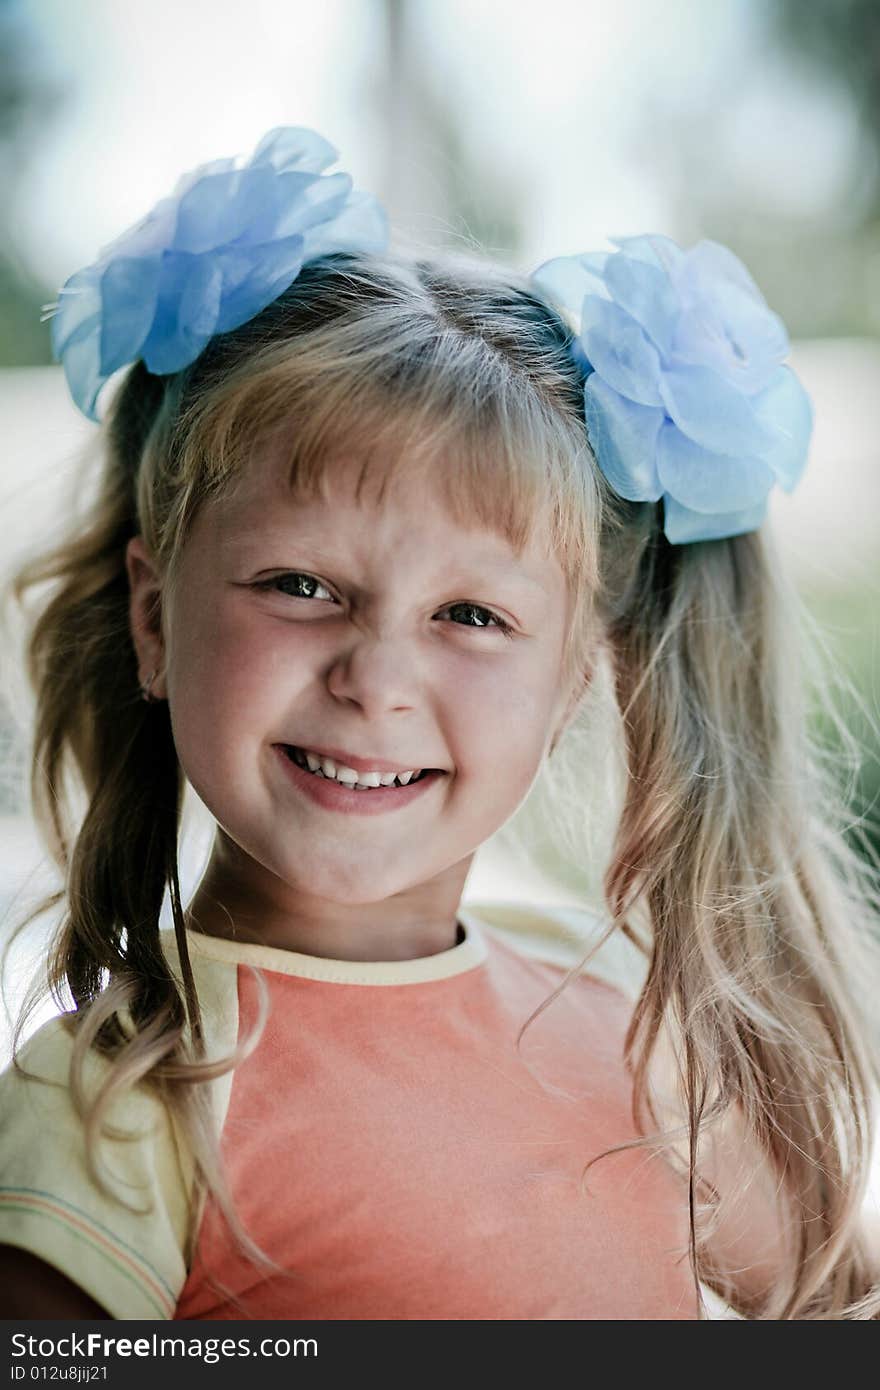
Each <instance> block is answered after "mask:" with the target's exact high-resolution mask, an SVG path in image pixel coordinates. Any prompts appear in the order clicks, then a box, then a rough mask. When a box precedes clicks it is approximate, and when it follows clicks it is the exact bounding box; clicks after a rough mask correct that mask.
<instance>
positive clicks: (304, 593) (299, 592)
mask: <svg viewBox="0 0 880 1390" xmlns="http://www.w3.org/2000/svg"><path fill="white" fill-rule="evenodd" d="M282 584H284V585H285V586H289V587H285V589H284V592H285V593H286V594H287V595H288V597H290V598H314V597H315V590H316V589H323V591H324V593H325V594H327V595H328V597H329V598H331V599H332V597H333V595H332V594H331V593H330V591H329V589H327V588H326V586H325V585H324V584H322V583H321V581H320V579H316V578H315V577H314V575H312V574H304V573H302V572H301V571H300V570H289V571H287V573H285V574H276V575H273V576H272V578H271V579H262V580H260V581H259V582H258V583H257V585H256V587H257V588H258V589H267V590H272V591H273V592H281V590H280V586H281V585H282ZM456 610H458V611H464V612H465V613H469V614H479V615H481V616H480V617H479V618H478V619H477V621H476V622H467V621H466V622H464V623H461V624H458V625H459V626H463V627H473V628H488V627H491V626H494V627H496V628H497V629H498V631H499V632H503V633H504V634H505V635H507V636H509V635H510V633H511V632H512V631H513V628H512V626H511V624H510V623H508V622H505V620H504V618H500V617H499V616H498V614H497V613H493V612H492V609H491V608H484V607H483V606H482V604H479V603H467V602H460V603H450V604H448V605H447V606H446V608H444V609H441V612H443V613H454V612H455V611H456Z"/></svg>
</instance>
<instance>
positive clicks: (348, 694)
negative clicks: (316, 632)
mask: <svg viewBox="0 0 880 1390" xmlns="http://www.w3.org/2000/svg"><path fill="white" fill-rule="evenodd" d="M417 687H418V677H417V672H416V670H415V666H414V662H413V660H412V656H411V654H410V655H407V643H406V642H404V641H401V640H399V639H398V640H396V641H395V640H392V639H391V638H390V637H389V638H383V637H381V636H377V635H375V634H367V633H365V634H363V635H362V636H361V637H359V638H358V639H357V640H355V641H352V642H350V643H349V644H347V645H346V647H345V650H344V651H340V652H338V653H337V654H336V655H335V656H334V658H333V660H332V662H331V664H330V666H329V668H328V671H327V689H328V690H329V692H330V694H331V695H332V696H333V697H334V699H337V700H340V701H342V702H344V703H347V704H353V705H359V706H360V708H361V709H362V710H363V712H364V714H366V715H368V716H369V717H371V718H372V717H374V716H377V715H380V714H387V713H388V712H389V711H395V710H411V709H414V708H415V707H416V704H417Z"/></svg>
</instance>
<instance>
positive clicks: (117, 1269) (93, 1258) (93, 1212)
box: [0, 1018, 189, 1319]
mask: <svg viewBox="0 0 880 1390" xmlns="http://www.w3.org/2000/svg"><path fill="white" fill-rule="evenodd" d="M72 1046H73V1040H72V1038H71V1037H70V1035H69V1034H68V1032H67V1030H66V1029H65V1028H64V1027H63V1026H62V1023H61V1020H60V1019H58V1018H55V1019H51V1020H50V1021H49V1022H48V1023H46V1024H44V1025H43V1027H42V1028H40V1029H39V1030H38V1031H37V1032H36V1033H35V1034H34V1035H33V1037H32V1038H30V1039H29V1040H28V1042H27V1043H26V1044H25V1046H24V1047H23V1048H22V1049H21V1050H20V1053H19V1061H20V1065H21V1066H22V1067H23V1068H25V1069H26V1070H27V1071H28V1072H29V1073H35V1074H36V1075H37V1076H39V1077H41V1078H44V1079H43V1080H34V1079H31V1078H30V1077H27V1076H22V1075H21V1074H20V1073H18V1072H17V1071H15V1070H14V1068H13V1067H12V1066H10V1067H8V1068H7V1069H6V1070H5V1071H4V1072H2V1073H0V1243H5V1244H8V1245H15V1246H19V1247H21V1248H22V1249H25V1250H29V1251H31V1253H32V1254H34V1255H36V1256H38V1257H39V1258H40V1259H43V1260H46V1261H47V1262H48V1263H49V1264H51V1265H54V1266H55V1268H57V1269H59V1270H61V1272H62V1273H63V1274H66V1275H67V1277H68V1278H69V1279H72V1280H73V1282H74V1283H75V1284H77V1285H78V1286H79V1287H80V1288H81V1289H83V1290H84V1291H85V1292H86V1293H87V1294H89V1295H91V1297H92V1298H94V1299H95V1300H96V1301H97V1302H98V1303H100V1304H101V1305H102V1306H103V1307H104V1308H105V1309H106V1311H107V1312H108V1313H109V1314H110V1316H111V1317H113V1318H148V1319H161V1318H173V1316H174V1311H175V1308H176V1305H177V1300H178V1295H179V1293H180V1290H181V1289H182V1287H183V1284H184V1282H185V1280H186V1273H187V1271H186V1266H185V1257H184V1240H185V1231H186V1219H187V1211H188V1192H189V1181H188V1178H187V1176H186V1174H185V1171H184V1165H182V1163H181V1159H180V1154H179V1151H178V1145H177V1142H176V1138H175V1130H174V1126H173V1124H172V1121H171V1117H170V1116H169V1114H168V1112H167V1110H166V1109H165V1107H164V1106H163V1105H162V1104H161V1102H160V1101H159V1100H158V1098H156V1097H154V1096H153V1095H152V1094H151V1093H148V1092H147V1091H146V1090H145V1089H144V1088H134V1089H132V1090H130V1091H129V1092H128V1093H127V1094H126V1095H125V1096H123V1097H121V1098H120V1099H119V1100H117V1101H116V1102H114V1105H113V1106H112V1107H111V1110H110V1115H109V1122H110V1124H111V1125H112V1126H113V1127H114V1128H116V1127H119V1128H120V1129H122V1130H124V1131H126V1132H128V1133H129V1134H131V1135H133V1136H134V1137H132V1138H128V1139H123V1138H121V1137H120V1138H116V1137H114V1138H105V1139H102V1141H101V1146H100V1153H101V1156H102V1157H103V1158H104V1160H105V1162H106V1167H107V1168H108V1169H109V1177H110V1181H111V1182H112V1186H113V1190H114V1192H116V1193H118V1194H119V1196H120V1197H121V1198H122V1199H123V1200H118V1199H117V1197H116V1196H113V1195H109V1194H106V1193H104V1192H103V1191H102V1190H101V1189H100V1187H98V1186H97V1184H96V1183H95V1182H94V1181H93V1179H92V1177H91V1175H90V1173H89V1171H88V1168H87V1164H86V1153H85V1142H84V1133H83V1128H82V1124H81V1121H80V1119H79V1117H78V1115H77V1113H76V1109H75V1107H74V1105H73V1101H72V1099H71V1096H70V1092H69V1089H68V1072H69V1066H70V1056H71V1049H72ZM107 1066H108V1063H107V1062H106V1061H105V1059H103V1058H97V1057H93V1058H90V1059H89V1066H88V1068H87V1071H86V1076H87V1080H88V1085H89V1087H90V1088H91V1086H92V1082H93V1079H100V1077H99V1075H98V1074H99V1073H100V1074H101V1075H103V1074H104V1072H105V1070H106V1068H107ZM47 1083H48V1084H47ZM52 1083H56V1084H52ZM123 1203H127V1205H124V1204H123ZM132 1208H135V1210H132Z"/></svg>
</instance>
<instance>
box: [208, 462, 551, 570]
mask: <svg viewBox="0 0 880 1390" xmlns="http://www.w3.org/2000/svg"><path fill="white" fill-rule="evenodd" d="M390 462H393V465H394V466H391V467H383V460H382V458H381V456H380V457H377V456H375V455H372V456H369V457H364V456H361V455H359V454H358V453H356V452H352V451H349V452H342V451H339V452H338V453H336V454H334V455H333V457H332V458H328V459H327V460H326V461H325V462H324V464H323V466H322V467H321V468H320V469H318V470H316V471H315V473H314V474H313V475H312V477H311V478H310V479H308V480H304V479H303V478H302V477H291V471H290V465H289V460H288V459H287V458H286V456H285V452H284V450H283V448H280V447H278V445H277V443H276V444H275V445H273V444H272V443H271V442H269V443H267V444H264V445H263V446H261V447H259V448H257V449H255V450H254V453H253V455H252V456H251V458H250V460H249V464H248V467H247V469H246V470H244V471H243V473H242V474H241V476H240V477H239V478H238V479H237V481H236V484H235V486H234V488H233V490H232V491H231V492H230V493H229V494H228V495H227V496H225V497H223V498H222V499H221V500H219V501H218V502H216V503H215V504H213V505H212V507H211V511H212V513H213V516H212V520H211V524H210V529H211V530H212V531H214V533H215V535H216V537H217V539H218V540H219V541H220V542H221V543H222V544H224V545H230V544H234V543H244V542H247V541H249V540H253V541H256V542H258V543H262V542H264V541H266V540H271V539H272V538H274V537H278V538H283V537H284V536H285V535H291V534H296V535H300V534H301V533H302V532H303V530H306V531H308V532H310V533H312V534H314V533H315V532H316V529H317V528H318V527H320V529H321V533H322V539H325V538H326V533H327V532H329V533H330V534H332V533H333V531H334V529H338V530H340V531H341V530H342V529H343V528H344V529H346V532H347V535H348V537H349V538H350V537H351V535H352V532H354V533H355V534H360V535H362V536H363V537H364V538H365V540H367V541H369V540H370V539H371V538H375V537H377V536H379V535H384V536H385V537H386V538H387V540H388V541H389V543H390V541H391V539H392V537H393V538H394V541H395V544H397V543H398V542H399V538H400V537H401V536H404V537H412V538H413V540H414V541H415V539H416V537H417V538H418V540H419V542H430V541H431V540H432V539H434V540H436V541H437V542H438V543H440V544H442V545H444V546H447V547H449V548H450V558H452V554H453V553H454V554H455V555H457V556H471V555H473V554H477V555H481V556H483V557H484V558H485V560H486V561H489V560H490V559H492V560H494V561H502V560H503V561H506V562H507V563H508V565H509V566H510V567H511V568H512V569H513V568H516V569H518V570H520V571H522V572H524V573H526V574H527V575H530V576H531V577H532V578H533V579H536V580H538V581H539V582H540V579H541V578H542V577H544V578H546V576H547V574H548V572H550V571H552V572H553V574H554V575H555V576H558V575H561V573H562V571H561V568H560V565H559V563H558V558H557V556H556V555H555V553H554V547H553V543H552V537H551V531H550V526H549V520H548V518H547V516H546V515H544V514H542V513H541V512H540V511H538V512H535V509H534V508H532V509H531V511H532V515H531V517H530V519H529V534H528V536H527V537H526V538H525V540H524V542H520V543H514V540H513V539H512V538H511V536H510V535H509V534H508V533H507V528H505V527H504V526H502V525H500V524H499V525H492V524H491V520H489V518H487V510H488V512H490V513H491V507H489V508H488V509H487V508H486V507H485V506H481V507H480V509H479V510H480V512H481V516H480V515H474V511H473V509H472V508H470V507H469V505H468V485H467V484H465V486H464V488H463V489H459V488H457V486H456V484H457V479H456V477H455V474H454V472H452V471H451V470H453V469H454V468H455V462H454V461H452V460H450V459H448V458H447V459H446V460H445V461H444V458H443V456H442V455H439V456H438V455H434V456H421V457H419V456H414V457H413V458H412V460H411V461H407V462H406V463H405V464H403V466H400V463H399V460H393V461H390ZM444 463H445V467H446V469H447V471H446V473H444V471H443V470H444ZM470 486H471V487H473V486H474V482H473V481H472V483H471V485H470ZM481 497H482V500H483V502H485V500H486V499H485V492H484V491H483V492H482V493H481ZM499 515H500V509H499ZM545 587H546V584H545Z"/></svg>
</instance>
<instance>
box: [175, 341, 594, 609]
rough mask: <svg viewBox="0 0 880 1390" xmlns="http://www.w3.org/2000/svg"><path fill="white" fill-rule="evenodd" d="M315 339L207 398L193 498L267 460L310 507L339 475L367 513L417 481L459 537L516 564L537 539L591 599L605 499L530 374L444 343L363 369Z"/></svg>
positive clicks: (228, 487) (267, 357) (196, 441)
mask: <svg viewBox="0 0 880 1390" xmlns="http://www.w3.org/2000/svg"><path fill="white" fill-rule="evenodd" d="M317 336H318V335H317V334H311V335H307V336H306V337H304V338H302V339H300V341H299V342H298V343H297V344H296V345H295V346H291V345H289V344H288V345H284V346H283V348H281V349H279V347H278V345H275V346H274V347H273V348H272V349H270V350H267V351H264V352H262V353H261V354H259V359H260V360H258V361H256V362H255V361H254V360H252V361H251V363H250V367H249V370H248V371H247V373H246V374H245V373H242V374H240V376H239V379H237V380H236V379H230V378H229V377H227V378H226V380H225V382H224V384H223V387H222V389H215V390H213V391H211V392H209V393H206V394H205V395H203V396H202V397H201V400H200V408H199V410H198V416H197V417H196V418H193V417H191V418H190V419H189V420H188V422H187V423H188V425H189V429H188V431H187V433H188V446H187V447H186V450H185V452H186V453H187V454H189V455H190V458H191V462H192V464H193V465H195V467H194V469H193V472H194V473H195V472H198V473H200V474H201V479H200V482H199V483H198V484H197V485H196V488H195V492H196V493H198V494H202V495H203V496H213V497H214V498H217V497H220V496H229V495H231V494H232V493H234V492H235V490H236V488H237V486H238V485H239V483H240V482H243V481H244V479H245V478H246V477H247V472H248V467H249V464H250V463H251V462H252V460H253V458H254V456H255V455H256V454H257V453H259V452H262V451H264V450H271V452H272V454H273V457H277V459H278V461H279V468H280V470H281V475H282V477H283V479H284V481H285V483H286V486H287V487H288V488H289V490H290V493H291V494H292V496H293V497H294V498H295V499H297V500H302V501H308V500H312V499H316V498H319V499H321V500H325V501H326V500H328V497H329V491H330V486H331V483H332V481H333V478H334V476H335V474H336V472H337V470H338V469H339V468H340V466H344V467H345V468H346V469H347V470H348V469H353V470H354V476H355V498H356V501H357V502H358V503H360V502H361V501H367V499H369V500H370V501H375V502H379V503H381V501H382V500H383V498H384V497H385V496H386V494H387V491H388V489H389V488H390V487H393V484H394V480H395V479H396V478H397V477H399V476H401V475H403V474H406V475H408V476H409V475H411V474H412V472H413V470H416V471H417V472H418V474H419V476H420V477H422V478H424V481H425V484H426V487H430V488H432V489H433V490H435V495H437V490H439V496H440V497H441V498H442V500H443V503H444V505H445V506H446V507H447V509H448V512H449V514H450V516H451V517H452V518H453V520H454V521H455V522H456V523H457V524H458V525H460V526H461V527H462V528H463V529H466V530H469V529H485V530H488V531H491V532H494V533H495V534H497V535H500V536H501V537H503V538H504V540H506V541H507V543H508V544H509V545H510V547H511V549H512V550H513V551H514V552H515V553H517V554H519V553H520V552H521V551H522V550H523V549H525V548H526V547H528V546H529V545H530V543H531V542H532V541H533V540H534V539H536V537H540V538H541V539H542V540H543V541H544V543H545V544H546V546H547V547H549V549H550V551H551V553H552V554H553V555H554V556H555V558H556V560H557V562H558V563H559V564H560V565H561V567H562V568H563V570H564V572H565V573H566V575H567V577H569V578H570V579H572V578H574V576H575V575H577V576H578V577H579V580H580V582H583V581H584V580H586V581H587V585H588V587H590V588H592V587H593V585H592V583H591V579H592V571H593V569H594V567H595V563H596V556H595V544H593V543H591V536H592V534H593V532H594V529H595V528H596V527H597V526H598V520H599V518H598V508H599V505H600V498H599V495H598V492H597V490H596V488H595V485H594V482H593V476H594V475H593V470H592V468H591V467H590V459H589V447H588V445H587V441H586V438H585V435H584V433H583V431H582V430H581V431H579V430H578V429H577V428H575V427H574V426H573V425H572V424H570V422H568V421H567V420H565V419H564V418H563V417H561V416H560V413H559V412H558V411H556V410H551V409H549V408H548V407H547V405H546V404H545V402H544V401H543V400H542V399H541V397H540V395H539V393H538V391H537V390H536V389H535V387H534V385H533V384H532V383H531V382H530V381H529V380H528V379H527V377H526V375H525V373H520V372H516V371H513V370H511V367H510V364H509V362H507V361H505V360H504V359H503V358H502V357H501V356H500V355H499V354H497V353H496V352H494V351H492V349H490V348H488V346H487V345H486V344H485V343H484V342H481V341H479V340H476V341H475V340H474V339H470V340H468V341H466V342H465V343H462V342H461V341H457V342H456V343H454V344H453V343H451V342H450V341H449V335H442V334H441V336H440V338H439V339H438V340H437V341H435V342H434V343H433V344H431V351H430V352H423V353H422V354H416V355H415V356H413V355H412V354H411V353H408V354H407V356H406V359H405V361H404V360H403V356H402V354H401V355H398V354H397V353H394V352H389V353H385V354H383V353H382V352H381V351H380V350H377V347H376V344H375V343H373V344H372V351H371V353H370V354H368V356H369V358H371V360H368V361H367V362H365V361H364V356H363V355H361V354H357V353H352V352H350V351H349V352H348V353H346V354H345V355H344V356H343V355H341V354H340V355H338V356H336V357H334V356H333V355H331V354H330V353H328V352H326V351H325V352H323V353H322V352H321V351H320V349H319V347H318V345H317V344H310V343H309V342H308V341H307V338H314V337H317ZM321 336H324V334H322V335H321ZM459 336H460V335H456V337H457V338H458V337H459ZM386 346H387V345H386ZM310 348H311V349H312V350H311V351H310V350H309V349H310ZM187 471H190V470H189V469H187ZM191 476H193V475H192V474H191ZM193 481H195V478H194V477H193Z"/></svg>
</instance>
